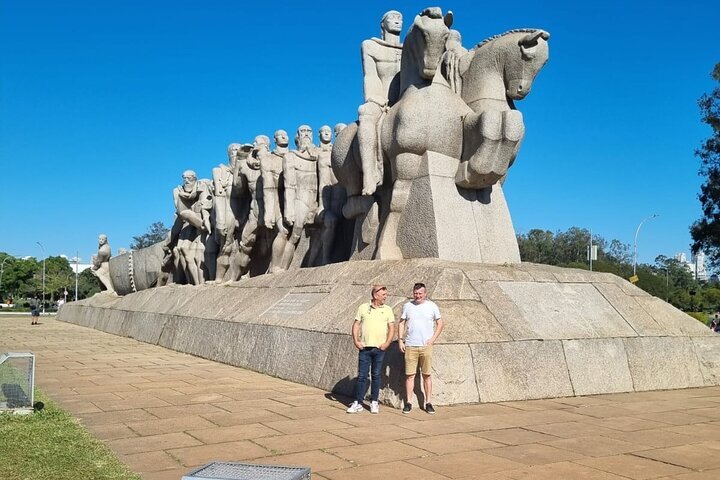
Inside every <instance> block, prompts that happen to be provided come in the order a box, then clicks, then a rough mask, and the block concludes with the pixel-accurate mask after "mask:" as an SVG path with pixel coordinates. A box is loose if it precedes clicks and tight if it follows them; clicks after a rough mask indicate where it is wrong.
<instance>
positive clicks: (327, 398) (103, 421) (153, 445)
mask: <svg viewBox="0 0 720 480" xmlns="http://www.w3.org/2000/svg"><path fill="white" fill-rule="evenodd" d="M41 322H42V324H41V325H39V326H34V327H31V326H30V318H29V317H27V318H18V317H2V316H0V351H5V350H15V351H22V350H29V351H32V352H34V353H35V355H36V357H37V375H36V376H37V385H38V386H39V387H40V388H41V389H42V390H44V391H45V392H46V393H47V394H49V396H50V397H52V398H53V399H54V400H56V401H57V402H58V403H59V404H60V405H61V406H62V407H63V408H65V409H67V410H69V411H70V412H72V413H73V414H74V415H75V416H76V417H78V418H79V419H80V420H81V421H82V423H83V424H84V425H85V426H86V427H87V428H88V429H89V430H90V431H91V432H92V433H93V434H94V435H95V436H97V437H98V438H100V439H101V440H103V441H104V442H105V443H106V444H107V445H108V446H109V447H110V448H111V449H112V450H113V451H114V452H115V453H116V454H117V455H118V457H119V458H120V460H121V461H123V462H125V463H126V464H127V465H129V466H130V468H132V469H133V470H135V471H137V472H139V473H141V474H142V475H143V476H144V477H145V478H147V479H158V480H159V479H172V480H179V478H180V477H181V476H182V475H183V474H185V473H187V472H188V471H189V470H190V469H191V468H192V467H195V466H198V465H202V464H204V463H206V462H208V461H211V460H234V461H249V462H255V463H265V464H286V465H305V466H309V467H311V468H312V471H313V478H316V479H333V480H335V479H338V480H339V479H342V480H353V479H368V478H385V477H387V478H392V479H393V480H403V479H412V480H422V479H447V478H454V479H478V480H480V479H503V480H506V479H515V480H518V479H558V478H561V479H564V478H583V479H590V480H593V479H598V480H601V479H602V480H610V479H627V478H631V479H651V478H653V479H654V478H673V479H684V480H700V479H713V480H716V479H719V478H720V388H718V387H713V388H702V389H692V390H681V391H680V390H676V391H665V392H647V393H634V394H615V395H598V396H592V397H576V398H562V399H554V400H536V401H524V402H507V403H499V404H483V405H462V406H455V407H438V409H437V410H438V413H437V414H436V415H435V416H430V415H427V414H425V413H424V412H422V411H419V410H417V408H416V409H415V410H413V412H412V413H411V414H410V415H402V414H401V413H400V412H399V411H397V410H393V409H391V408H387V407H385V408H382V409H381V412H380V415H371V414H370V413H369V412H367V411H365V412H363V413H361V414H357V415H348V414H346V413H345V404H344V402H345V401H346V399H338V398H335V397H334V396H333V395H331V394H328V393H327V392H324V391H321V390H318V389H315V388H311V387H306V386H303V385H298V384H295V383H291V382H287V381H284V380H279V379H277V378H272V377H269V376H266V375H261V374H258V373H254V372H251V371H248V370H243V369H240V368H235V367H230V366H227V365H223V364H220V363H215V362H211V361H208V360H203V359H200V358H196V357H192V356H190V355H185V354H182V353H177V352H173V351H170V350H166V349H163V348H160V347H156V346H152V345H147V344H144V343H139V342H136V341H134V340H130V339H127V338H122V337H118V336H114V335H109V334H105V333H102V332H98V331H95V330H91V329H87V328H82V327H78V326H74V325H68V324H65V323H61V322H57V321H56V320H54V318H43V319H42V320H41Z"/></svg>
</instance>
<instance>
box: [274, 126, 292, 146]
mask: <svg viewBox="0 0 720 480" xmlns="http://www.w3.org/2000/svg"><path fill="white" fill-rule="evenodd" d="M289 143H290V137H289V136H288V134H287V132H286V131H285V130H278V131H276V132H275V145H277V146H278V147H287V146H288V144H289Z"/></svg>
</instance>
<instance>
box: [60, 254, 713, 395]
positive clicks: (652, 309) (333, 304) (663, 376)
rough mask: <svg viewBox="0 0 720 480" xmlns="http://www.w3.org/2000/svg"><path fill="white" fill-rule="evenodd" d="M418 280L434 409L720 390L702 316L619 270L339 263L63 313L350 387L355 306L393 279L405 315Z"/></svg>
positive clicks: (393, 356) (395, 356)
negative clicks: (428, 334)
mask: <svg viewBox="0 0 720 480" xmlns="http://www.w3.org/2000/svg"><path fill="white" fill-rule="evenodd" d="M418 281H422V282H424V283H425V284H426V285H427V287H428V293H429V298H431V299H433V300H434V301H435V302H436V303H437V304H438V305H439V307H440V311H441V313H442V315H443V318H444V319H445V330H444V332H443V334H442V335H441V336H440V338H439V340H438V343H437V344H436V346H435V348H434V360H433V362H434V365H433V367H434V372H433V378H434V382H433V403H435V404H438V405H448V404H458V403H474V402H500V401H508V400H526V399H538V398H555V397H569V396H575V395H591V394H599V393H616V392H632V391H647V390H662V389H677V388H689V387H701V386H710V385H718V384H720V335H717V334H715V333H713V332H711V331H710V330H709V329H708V328H707V327H705V326H704V325H703V324H701V323H700V322H698V321H697V320H695V319H693V318H692V317H690V316H688V315H686V314H684V313H682V312H681V311H679V310H677V309H676V308H674V307H672V306H671V305H669V304H667V303H665V302H664V301H662V300H660V299H658V298H656V297H653V296H650V295H649V294H647V293H646V292H644V291H642V290H640V289H639V288H637V287H635V286H634V285H632V284H631V283H629V282H627V281H625V280H623V279H621V278H619V277H617V276H615V275H612V274H608V273H597V272H588V271H584V270H576V269H566V268H559V267H552V266H547V265H537V264H529V263H522V264H516V265H507V266H498V265H480V264H474V263H457V262H448V261H443V260H438V259H417V260H400V261H353V262H344V263H338V264H333V265H327V266H324V267H318V268H307V269H299V270H294V271H289V272H282V273H277V274H270V275H262V276H258V277H254V278H249V279H246V280H241V281H239V282H234V283H231V284H224V285H203V286H182V285H171V286H166V287H161V288H155V289H150V290H143V291H140V292H137V293H133V294H130V295H126V296H124V297H117V296H114V295H109V294H98V295H95V296H94V297H92V298H90V299H87V300H82V301H79V302H71V303H68V304H65V305H63V307H62V308H61V309H60V311H59V313H58V319H59V320H61V321H65V322H70V323H75V324H78V325H83V326H87V327H91V328H95V329H98V330H102V331H105V332H109V333H113V334H117V335H122V336H126V337H130V338H134V339H136V340H140V341H143V342H147V343H151V344H156V345H160V346H163V347H166V348H170V349H173V350H177V351H180V352H185V353H189V354H192V355H197V356H199V357H203V358H207V359H211V360H215V361H220V362H223V363H227V364H230V365H236V366H241V367H244V368H249V369H252V370H255V371H258V372H261V373H266V374H270V375H274V376H277V377H280V378H284V379H287V380H291V381H295V382H299V383H303V384H306V385H311V386H315V387H319V388H322V389H325V390H332V391H335V392H338V393H343V394H346V395H349V394H351V393H352V391H353V386H354V377H355V374H356V368H357V353H356V350H355V348H354V347H353V345H352V342H351V340H350V328H351V324H352V320H353V318H354V315H355V312H356V310H357V307H358V305H360V304H361V303H362V302H365V301H367V300H368V299H369V295H370V288H371V285H373V284H378V283H379V284H384V285H386V286H387V287H388V289H389V297H388V301H387V303H388V304H389V305H390V306H392V307H393V309H394V311H395V314H396V316H397V317H398V318H399V315H400V311H401V308H402V304H403V303H404V302H405V301H407V297H408V295H410V293H411V290H412V285H413V284H414V283H415V282H418ZM403 377H404V369H403V360H402V355H401V353H400V351H399V349H398V347H397V343H396V342H395V343H394V344H393V345H392V346H391V348H390V349H389V351H388V354H387V355H386V367H385V371H384V378H383V389H382V392H381V400H383V401H384V402H385V403H388V404H393V405H396V406H397V405H399V404H400V401H401V396H402V392H403ZM418 380H419V378H418Z"/></svg>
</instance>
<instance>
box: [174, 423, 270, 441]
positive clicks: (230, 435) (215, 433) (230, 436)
mask: <svg viewBox="0 0 720 480" xmlns="http://www.w3.org/2000/svg"><path fill="white" fill-rule="evenodd" d="M186 433H187V434H188V435H191V436H193V437H195V438H197V439H198V440H200V441H201V442H203V443H205V444H211V443H225V442H234V441H237V440H250V439H257V438H262V437H270V436H273V435H278V434H279V433H280V432H278V431H277V430H273V429H272V428H269V427H266V426H265V425H263V424H261V423H251V424H249V425H235V426H232V427H217V426H213V427H212V428H206V429H202V430H188V431H187V432H186Z"/></svg>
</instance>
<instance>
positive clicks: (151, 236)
mask: <svg viewBox="0 0 720 480" xmlns="http://www.w3.org/2000/svg"><path fill="white" fill-rule="evenodd" d="M169 231H170V229H169V228H167V227H166V226H165V224H164V223H163V222H155V223H153V224H152V225H150V227H148V231H147V232H146V233H144V234H142V235H140V236H139V237H133V242H132V243H131V244H130V248H132V249H133V250H139V249H141V248H145V247H149V246H150V245H153V244H156V243H158V242H162V241H163V240H165V237H167V234H168V232H169Z"/></svg>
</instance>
